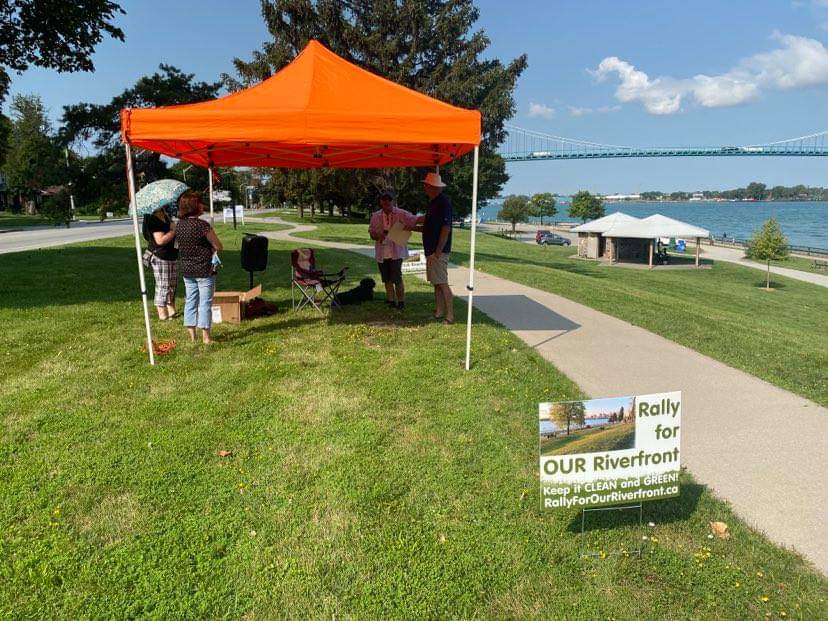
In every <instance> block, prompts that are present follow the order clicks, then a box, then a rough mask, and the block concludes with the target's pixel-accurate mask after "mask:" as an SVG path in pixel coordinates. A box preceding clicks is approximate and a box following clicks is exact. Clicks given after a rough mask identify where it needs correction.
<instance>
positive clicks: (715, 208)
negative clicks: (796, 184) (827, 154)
mask: <svg viewBox="0 0 828 621" xmlns="http://www.w3.org/2000/svg"><path fill="white" fill-rule="evenodd" d="M568 202H569V199H568V197H561V198H560V199H558V215H557V216H555V220H556V221H558V222H572V221H574V219H573V218H570V217H568V216H567V215H566V211H567V209H568ZM501 204H502V200H500V199H493V200H491V201H489V204H488V205H486V207H484V208H483V209H481V210H480V211H481V216H482V217H483V220H484V221H489V220H494V219H496V217H497V212H498V211H499V210H500V205H501ZM604 209H605V211H606V213H608V214H609V213H612V212H614V211H623V212H624V213H626V214H629V215H631V216H635V217H636V218H645V217H647V216H651V215H652V214H654V213H660V214H661V215H663V216H667V217H668V218H675V219H676V220H683V221H684V222H689V223H690V224H695V225H697V226H701V227H704V228H706V229H707V230H709V231H710V232H711V233H712V234H713V235H714V236H716V237H722V236H723V235H724V234H725V233H726V234H727V236H728V237H735V238H737V239H748V238H750V236H751V235H753V233H754V232H755V231H756V230H757V229H759V228H760V227H761V226H762V224H763V223H764V222H765V221H766V220H767V219H768V218H771V217H773V218H776V220H777V221H778V222H779V225H780V226H781V227H782V232H783V233H784V234H785V236H786V237H787V238H788V243H790V244H792V245H795V246H811V247H814V248H828V202H826V201H807V202H806V201H796V202H787V201H757V202H738V203H730V202H725V203H722V202H715V201H686V202H672V201H661V202H636V201H623V202H617V203H605V205H604ZM533 222H537V218H533Z"/></svg>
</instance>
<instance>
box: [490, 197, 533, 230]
mask: <svg viewBox="0 0 828 621" xmlns="http://www.w3.org/2000/svg"><path fill="white" fill-rule="evenodd" d="M534 213H535V212H534V209H533V208H532V205H531V204H530V203H529V197H528V196H524V195H523V194H513V195H512V196H507V197H506V200H504V201H503V206H502V207H501V208H500V211H498V212H497V217H498V219H499V220H506V222H510V223H511V224H512V233H514V232H515V227H516V226H517V223H518V222H527V221H528V220H529V217H530V216H533V215H534Z"/></svg>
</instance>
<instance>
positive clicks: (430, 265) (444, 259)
mask: <svg viewBox="0 0 828 621" xmlns="http://www.w3.org/2000/svg"><path fill="white" fill-rule="evenodd" d="M448 262H449V258H448V255H447V254H445V253H443V254H441V255H440V258H439V259H435V258H434V255H433V254H432V255H429V256H427V257H426V279H428V282H430V283H431V284H432V285H447V284H448Z"/></svg>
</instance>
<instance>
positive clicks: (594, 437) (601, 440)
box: [541, 425, 635, 455]
mask: <svg viewBox="0 0 828 621" xmlns="http://www.w3.org/2000/svg"><path fill="white" fill-rule="evenodd" d="M634 441H635V425H615V426H614V427H608V428H607V429H598V430H589V431H584V432H575V433H574V434H573V435H571V436H561V437H558V438H550V439H549V440H548V441H547V442H543V443H541V452H542V453H543V454H544V455H569V454H570V453H594V452H599V451H615V450H618V449H624V448H633V446H632V445H633V443H634Z"/></svg>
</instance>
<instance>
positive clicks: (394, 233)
mask: <svg viewBox="0 0 828 621" xmlns="http://www.w3.org/2000/svg"><path fill="white" fill-rule="evenodd" d="M387 237H388V239H390V240H391V241H392V242H394V243H395V244H397V245H398V246H405V245H406V244H407V243H408V238H409V237H411V231H406V230H405V228H404V227H403V224H402V222H395V223H394V224H393V225H392V226H391V228H390V229H388V236H387Z"/></svg>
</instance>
